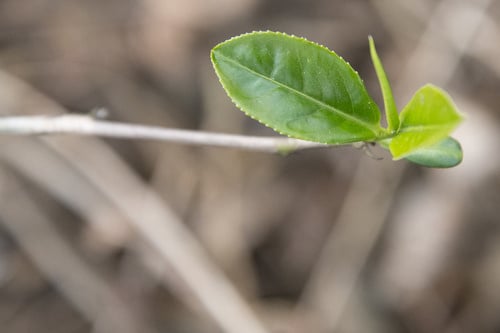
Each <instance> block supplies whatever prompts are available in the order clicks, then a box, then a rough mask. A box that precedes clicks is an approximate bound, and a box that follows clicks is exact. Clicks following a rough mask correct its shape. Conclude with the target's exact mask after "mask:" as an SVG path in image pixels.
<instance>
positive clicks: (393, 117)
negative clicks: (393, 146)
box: [368, 36, 399, 133]
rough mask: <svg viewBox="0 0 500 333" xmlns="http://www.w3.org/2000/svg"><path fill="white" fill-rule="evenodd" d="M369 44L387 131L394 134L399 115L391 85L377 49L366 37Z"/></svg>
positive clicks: (369, 38) (370, 38) (371, 39)
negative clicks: (380, 93) (382, 101)
mask: <svg viewBox="0 0 500 333" xmlns="http://www.w3.org/2000/svg"><path fill="white" fill-rule="evenodd" d="M368 41H369V43H370V55H371V57H372V62H373V66H374V67H375V72H376V73H377V77H378V81H379V84H380V89H381V90H382V96H383V97H384V107H385V115H386V118H387V129H388V130H389V132H390V133H394V132H395V131H397V129H398V128H399V115H398V109H397V108H396V102H395V101H394V96H393V95H392V89H391V85H390V84H389V80H388V79H387V75H386V74H385V70H384V66H382V62H381V61H380V58H379V57H378V54H377V49H376V48H375V42H374V41H373V38H372V37H371V36H370V37H368Z"/></svg>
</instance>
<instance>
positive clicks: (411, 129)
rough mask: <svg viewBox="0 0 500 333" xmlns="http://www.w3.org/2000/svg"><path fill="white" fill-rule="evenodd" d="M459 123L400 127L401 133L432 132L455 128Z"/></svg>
mask: <svg viewBox="0 0 500 333" xmlns="http://www.w3.org/2000/svg"><path fill="white" fill-rule="evenodd" d="M456 125H457V123H451V124H447V125H413V126H406V127H402V128H400V129H399V131H398V132H399V133H410V132H430V131H443V130H448V129H451V130H453V128H454V127H455V126H456Z"/></svg>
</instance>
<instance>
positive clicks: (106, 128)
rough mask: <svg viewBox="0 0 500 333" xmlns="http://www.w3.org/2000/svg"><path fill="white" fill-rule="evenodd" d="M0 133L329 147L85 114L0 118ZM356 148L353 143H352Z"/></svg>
mask: <svg viewBox="0 0 500 333" xmlns="http://www.w3.org/2000/svg"><path fill="white" fill-rule="evenodd" d="M0 134H20V135H35V134H80V135H93V136H103V137H112V138H121V139H151V140H160V141H169V142H176V143H181V144H192V145H203V146H218V147H233V148H240V149H247V150H253V151H260V152H271V153H273V152H280V153H286V152H292V151H296V150H301V149H307V148H319V147H330V145H327V144H323V143H317V142H310V141H303V140H298V139H292V138H286V137H258V136H246V135H235V134H222V133H210V132H203V131H194V130H182V129H172V128H165V127H159V126H145V125H132V124H124V123H119V122H112V121H103V120H98V119H94V118H92V117H91V116H86V115H74V114H68V115H62V116H15V117H3V118H0ZM354 145H356V144H354Z"/></svg>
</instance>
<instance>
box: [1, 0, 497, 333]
mask: <svg viewBox="0 0 500 333" xmlns="http://www.w3.org/2000/svg"><path fill="white" fill-rule="evenodd" d="M499 21H500V2H499V1H493V0H490V1H486V0H480V1H467V0H442V1H432V0H408V1H390V0H372V1H362V0H351V1H332V0H318V1H305V0H303V1H300V0H288V1H284V0H164V1H161V0H143V1H130V0H129V1H126V0H121V1H119V0H115V1H96V0H95V1H56V0H51V1H49V0H23V1H20V0H2V1H0V113H1V114H2V115H23V114H47V115H55V114H61V113H81V114H89V113H91V112H92V110H93V109H95V108H97V107H104V108H106V109H107V110H108V111H109V115H108V119H110V120H115V121H123V122H130V123H138V124H154V125H160V126H167V127H174V128H186V129H200V130H209V131H217V132H225V133H239V134H252V135H272V133H271V131H270V130H268V129H266V128H263V127H262V126H261V125H259V124H258V123H256V122H254V121H252V120H250V119H247V118H246V117H245V116H244V115H243V114H242V113H241V112H239V111H235V110H236V109H235V107H234V106H232V105H231V103H230V101H229V99H228V98H227V97H226V96H225V94H224V91H223V90H222V88H221V87H220V85H219V83H218V82H217V78H216V76H215V74H214V72H213V70H212V68H211V64H210V60H209V52H210V49H211V47H213V46H214V45H215V44H217V43H219V42H221V41H223V40H225V39H227V38H229V37H232V36H235V35H238V34H240V33H243V32H249V31H253V30H267V29H269V30H277V31H283V32H288V33H291V34H296V35H300V36H304V37H307V38H309V39H311V40H314V41H317V42H319V43H321V44H323V45H326V46H328V47H329V48H331V49H333V50H335V51H336V52H337V53H339V54H341V55H342V56H343V57H344V58H345V59H346V60H348V61H349V62H350V63H351V64H352V66H353V67H354V68H356V69H357V70H358V71H359V73H360V75H361V77H363V78H364V80H365V82H366V84H367V86H368V89H369V91H370V93H371V94H372V95H373V96H374V98H375V100H376V101H377V102H380V101H381V97H380V93H379V88H378V83H377V80H376V77H375V74H374V70H373V67H372V65H371V62H370V58H369V54H368V41H367V36H368V35H373V36H374V38H375V40H376V42H377V46H378V50H379V54H380V56H381V58H382V61H383V62H384V64H385V67H386V70H387V72H388V76H389V77H390V79H391V81H392V82H393V86H394V90H395V95H396V96H395V97H396V101H397V103H398V105H399V106H400V107H402V106H404V104H405V103H406V102H407V101H408V99H409V98H410V97H411V94H412V93H413V92H414V91H415V90H416V89H418V87H420V86H421V85H423V84H425V83H427V82H431V83H434V84H437V85H440V86H442V87H444V88H445V89H446V90H447V91H449V93H450V94H451V95H452V97H453V98H454V100H455V101H456V104H457V106H458V107H459V109H460V110H461V111H463V112H464V113H465V114H466V115H467V121H466V122H465V123H464V124H463V125H461V127H460V128H459V130H458V131H457V132H456V137H457V138H458V139H459V140H460V141H461V142H462V145H463V148H464V153H465V159H464V162H463V163H462V164H461V165H460V166H459V167H457V168H454V169H450V170H431V169H426V168H421V167H418V166H415V165H410V164H409V163H406V162H404V161H400V162H392V161H391V160H390V156H388V155H387V153H386V152H384V151H382V150H379V149H375V150H374V152H375V154H377V155H379V156H383V157H384V159H383V160H381V161H377V160H374V159H371V158H370V157H368V156H365V155H364V154H363V153H362V151H359V150H355V149H352V148H338V149H329V150H324V149H321V150H310V151H302V152H300V153H296V154H293V155H290V156H288V157H282V156H278V155H271V154H264V153H251V152H245V151H238V150H234V149H224V148H209V147H189V146H181V145H177V144H166V143H158V142H150V141H141V140H136V141H126V140H116V139H97V138H83V137H76V136H67V137H62V136H40V137H24V138H21V137H13V136H2V137H0V331H1V332H2V333H4V332H5V333H25V332H30V333H31V332H51V333H67V332H74V333H77V332H131V333H132V332H146V333H148V332H151V333H160V332H169V333H170V332H172V333H174V332H181V333H198V332H200V333H202V332H203V333H210V332H231V333H245V332H249V333H250V332H256V333H257V332H259V330H260V331H261V332H265V331H267V332H286V333H288V332H290V333H294V332H297V333H299V332H311V333H316V332H319V333H323V332H325V333H326V332H352V333H355V332H371V333H376V332H383V333H386V332H415V333H418V332H425V333H428V332H449V333H458V332H499V331H500V316H499V313H500V228H499V227H500V153H499V146H500V145H499V144H500V121H499V120H500V112H499V104H500V103H499V89H500V26H499V24H498V22H499ZM235 290H237V293H234V291H235ZM259 326H260V327H265V329H264V328H262V329H259Z"/></svg>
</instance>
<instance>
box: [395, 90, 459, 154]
mask: <svg viewBox="0 0 500 333" xmlns="http://www.w3.org/2000/svg"><path fill="white" fill-rule="evenodd" d="M462 120H463V117H462V115H461V114H460V113H459V112H458V111H457V110H456V108H455V105H454V104H453V102H452V100H451V99H450V97H449V96H448V95H447V94H446V93H445V92H444V91H442V90H441V89H439V88H438V87H436V86H433V85H430V84H428V85H425V86H424V87H422V88H420V89H419V90H418V91H417V92H416V93H415V95H414V96H413V98H412V99H411V101H410V102H409V103H408V105H406V106H405V108H404V109H403V111H401V114H400V127H399V131H398V133H397V135H396V136H395V137H394V138H393V139H392V140H391V143H390V145H389V148H390V150H391V153H392V156H393V157H394V159H400V158H404V157H406V156H408V155H410V154H411V153H413V152H414V151H416V150H418V149H421V148H427V147H430V146H432V145H434V144H437V143H438V142H440V141H442V140H444V139H445V138H446V137H447V136H448V135H449V134H450V133H451V132H452V131H453V130H454V129H455V128H456V127H457V126H458V124H460V122H461V121H462Z"/></svg>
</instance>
